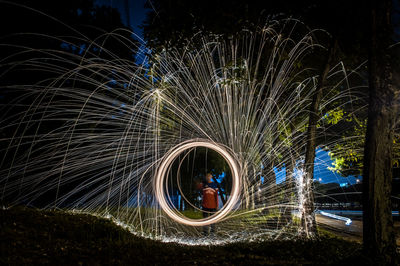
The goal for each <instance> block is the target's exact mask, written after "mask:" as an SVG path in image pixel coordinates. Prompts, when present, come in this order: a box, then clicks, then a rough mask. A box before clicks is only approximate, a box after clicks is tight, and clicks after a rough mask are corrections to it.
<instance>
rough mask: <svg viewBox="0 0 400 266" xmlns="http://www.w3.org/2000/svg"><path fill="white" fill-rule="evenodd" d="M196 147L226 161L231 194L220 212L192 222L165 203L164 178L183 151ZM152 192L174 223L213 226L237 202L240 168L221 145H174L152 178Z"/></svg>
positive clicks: (201, 143) (209, 143)
mask: <svg viewBox="0 0 400 266" xmlns="http://www.w3.org/2000/svg"><path fill="white" fill-rule="evenodd" d="M196 147H205V148H209V149H212V150H214V151H216V152H218V153H219V154H220V155H221V156H222V157H223V158H224V159H225V160H226V161H227V163H228V165H229V167H230V169H231V173H232V192H231V196H230V198H229V199H228V201H227V203H226V205H225V206H224V207H223V208H222V209H221V210H219V211H218V212H216V213H215V214H214V215H212V216H210V217H209V218H205V219H196V220H194V219H190V218H186V217H185V218H184V217H182V216H180V215H178V214H177V213H176V212H174V211H173V209H172V208H171V207H170V205H169V204H168V202H167V197H166V195H165V192H164V180H165V176H166V175H167V174H168V171H169V169H170V166H171V164H172V163H173V162H174V161H175V159H176V158H177V157H178V156H179V155H180V154H181V153H182V152H184V151H185V150H188V149H191V148H196ZM154 190H155V195H156V198H157V201H158V203H159V204H160V207H161V208H162V209H163V210H164V212H165V213H166V214H167V215H168V216H169V217H170V218H172V219H174V220H175V221H177V222H179V223H182V224H185V225H190V226H204V225H209V224H213V223H216V222H218V221H221V220H223V218H224V217H225V216H226V215H227V214H228V213H229V212H230V211H231V210H232V209H233V208H234V207H235V205H236V203H237V202H238V200H239V197H240V166H239V164H238V162H237V160H235V159H234V157H233V156H232V155H231V154H230V153H229V152H228V151H227V150H226V149H225V148H224V147H223V146H222V145H218V144H216V143H213V142H210V141H207V140H189V141H186V142H184V143H181V144H178V145H176V146H175V147H173V148H172V149H171V150H170V151H169V152H168V153H167V154H166V156H165V158H164V159H163V161H162V162H161V165H160V166H159V169H158V171H157V173H156V176H155V178H154Z"/></svg>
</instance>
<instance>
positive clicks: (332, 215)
mask: <svg viewBox="0 0 400 266" xmlns="http://www.w3.org/2000/svg"><path fill="white" fill-rule="evenodd" d="M319 213H320V214H321V215H323V216H326V217H329V218H333V219H336V220H340V221H344V222H345V225H351V223H352V220H351V219H350V218H347V217H343V216H339V215H336V214H332V213H329V212H324V211H319Z"/></svg>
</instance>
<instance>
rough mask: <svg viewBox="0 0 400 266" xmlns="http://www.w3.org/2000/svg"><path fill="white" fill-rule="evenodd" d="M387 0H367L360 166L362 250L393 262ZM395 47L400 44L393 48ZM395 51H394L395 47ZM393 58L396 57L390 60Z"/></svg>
mask: <svg viewBox="0 0 400 266" xmlns="http://www.w3.org/2000/svg"><path fill="white" fill-rule="evenodd" d="M390 11H391V0H371V36H370V38H371V39H370V41H371V42H370V51H369V66H368V67H369V93H370V96H369V97H370V99H369V109H368V125H367V133H366V140H365V150H364V169H363V214H364V215H363V223H364V226H363V231H364V232H363V235H364V238H363V244H364V251H365V252H366V254H367V255H369V256H374V258H378V259H380V260H383V261H384V262H385V263H388V264H394V263H395V261H394V259H395V257H396V243H395V235H394V230H393V219H392V209H391V201H390V195H391V189H392V149H393V135H394V129H395V123H396V119H397V116H398V108H399V107H398V103H396V101H398V97H399V87H398V86H399V84H398V83H397V82H398V81H395V79H398V78H399V75H400V73H399V72H400V71H399V69H398V67H399V66H398V64H399V62H398V60H399V56H400V55H399V54H397V55H396V54H395V49H396V48H395V47H394V48H393V47H392V48H390V45H391V44H392V43H393V41H392V39H391V37H392V34H393V28H392V26H391V18H390ZM397 49H398V48H397ZM397 52H398V51H397ZM394 61H397V62H394Z"/></svg>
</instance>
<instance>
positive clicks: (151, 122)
mask: <svg viewBox="0 0 400 266" xmlns="http://www.w3.org/2000/svg"><path fill="white" fill-rule="evenodd" d="M298 26H299V22H298V21H290V20H285V21H282V22H276V23H275V22H274V23H273V24H271V25H266V26H265V27H263V28H262V29H260V30H257V31H255V32H250V31H244V32H242V33H241V34H239V35H238V36H236V37H235V38H233V39H230V40H223V39H221V38H219V37H218V36H212V37H209V38H207V37H204V36H201V35H198V36H197V37H199V38H198V39H193V40H191V41H190V42H189V43H188V45H187V47H184V48H183V49H168V50H165V51H160V53H158V54H153V55H152V56H153V58H152V60H149V62H152V64H151V65H150V66H149V68H146V67H145V66H140V65H135V64H134V63H132V61H130V60H126V59H122V58H119V57H118V56H116V55H115V54H114V53H113V51H109V50H107V49H105V48H104V47H103V45H104V42H107V41H108V40H109V39H112V40H113V41H120V42H121V44H123V45H125V46H127V47H129V46H134V45H136V44H135V43H127V40H126V39H124V38H123V36H121V38H120V39H118V32H113V33H110V34H104V35H101V37H99V38H98V39H96V40H95V41H93V40H87V39H82V40H79V42H87V43H90V44H91V45H90V47H91V48H88V51H85V53H83V54H82V55H80V54H74V53H73V52H71V53H69V52H66V51H60V50H51V49H42V50H41V49H38V48H37V47H35V48H32V49H30V48H26V45H23V46H21V47H13V51H14V49H16V50H17V51H18V52H20V53H16V56H15V57H14V56H13V55H10V57H8V58H7V59H4V60H6V61H3V60H2V61H1V64H2V65H1V66H10V71H14V70H16V69H17V70H18V68H19V67H22V69H23V70H24V71H26V70H27V69H32V70H34V71H44V72H45V74H49V78H48V79H46V80H43V81H40V82H37V83H34V84H26V85H23V86H22V85H10V86H9V87H7V89H9V90H10V91H11V95H15V94H18V96H20V98H18V100H16V101H17V102H16V104H15V109H13V108H9V107H10V106H9V105H7V106H3V108H4V110H5V111H4V112H2V115H3V116H2V117H1V119H0V128H2V130H3V131H2V132H6V133H7V135H5V137H2V139H1V141H2V143H4V144H5V145H3V146H2V147H4V148H2V150H1V151H2V153H1V154H2V155H1V156H2V157H0V159H1V168H0V196H1V202H5V203H7V204H8V205H14V204H27V205H31V204H32V205H35V204H37V205H40V204H41V206H44V207H45V208H63V209H68V210H80V211H83V212H88V213H92V214H96V215H99V216H102V217H113V218H115V219H116V220H117V221H119V223H121V224H125V225H129V228H130V230H131V231H134V232H136V233H137V234H138V235H142V236H148V237H152V238H156V239H164V240H166V239H170V240H171V239H173V240H171V241H175V242H179V241H178V239H180V240H182V239H185V241H187V242H196V241H203V240H204V238H201V235H202V230H201V228H200V227H201V226H204V225H209V224H212V223H216V227H217V228H218V235H217V236H216V240H215V241H217V242H218V241H220V242H218V243H222V242H224V241H225V242H231V241H237V240H238V239H255V238H258V237H261V236H265V237H267V238H273V239H275V238H291V237H296V236H298V235H299V232H300V231H301V230H303V231H304V230H310V231H311V229H310V224H307V225H300V224H298V223H296V220H295V219H292V214H293V213H301V212H302V211H303V210H304V204H303V202H304V197H306V196H307V194H308V192H309V191H310V189H312V188H311V186H312V184H311V183H310V182H307V180H304V172H303V171H302V169H304V165H303V156H304V150H305V143H306V142H307V137H306V130H305V129H306V128H307V125H308V117H309V111H308V110H309V105H310V103H311V102H312V97H313V92H314V91H315V89H316V86H317V84H316V80H317V79H318V78H317V77H318V75H319V71H318V69H316V68H314V67H313V66H310V67H309V68H304V69H303V68H302V67H299V66H300V65H303V63H304V64H306V62H309V61H312V60H309V59H313V58H309V57H312V56H318V57H319V56H320V53H319V51H323V50H324V49H325V48H324V47H323V45H322V44H320V43H318V41H317V40H316V39H315V38H314V37H315V36H317V35H318V36H319V35H324V34H326V33H325V32H323V31H321V32H320V31H312V32H309V31H308V30H307V31H304V29H302V30H301V31H299V32H302V34H297V33H296V34H294V36H290V35H289V33H288V30H287V29H289V28H290V29H291V30H290V32H296V27H298ZM304 32H305V33H304ZM303 33H304V35H303ZM110 36H111V37H112V38H109V37H110ZM31 37H32V38H33V36H31ZM39 37H40V38H44V36H43V35H40V36H39ZM48 37H49V39H52V40H53V39H54V38H53V36H48ZM321 39H325V38H321ZM1 40H3V39H1ZM57 40H59V39H57ZM53 41H55V40H53ZM59 41H60V42H67V41H65V40H61V39H60V40H59ZM69 41H71V40H69ZM1 45H2V44H1ZM5 45H6V44H5ZM88 47H89V46H88ZM92 48H96V51H101V53H100V52H95V51H94V49H92ZM134 48H135V47H134ZM18 49H20V50H18ZM90 49H92V50H90ZM132 50H134V49H132ZM20 54H23V55H24V56H29V55H30V54H31V56H32V58H29V59H28V60H26V61H20V60H21V59H20ZM42 54H44V55H45V56H38V55H42ZM7 60H9V61H10V62H9V61H7ZM12 60H15V61H12ZM318 60H319V58H318ZM65 62H68V64H66V63H65ZM34 73H35V72H34ZM41 73H42V72H41ZM44 76H46V75H44ZM354 76H355V77H354ZM354 76H351V75H350V74H348V73H346V71H345V68H344V67H343V66H342V65H340V64H338V66H334V67H333V69H332V70H331V71H330V74H329V77H328V83H327V85H326V86H325V87H326V88H324V91H325V95H324V97H323V99H322V101H321V106H320V110H321V114H320V115H321V117H320V121H319V130H318V136H316V137H317V138H318V139H321V140H322V139H324V140H325V139H327V140H329V141H326V142H325V143H324V145H325V147H326V148H327V149H329V147H330V146H334V145H346V142H345V140H344V139H343V138H342V136H341V135H340V134H339V133H340V132H339V131H340V130H338V128H337V127H338V126H337V125H331V124H329V123H328V122H326V121H325V120H326V116H324V114H327V113H329V111H331V110H336V109H335V108H338V107H339V108H340V107H341V106H344V105H347V104H349V103H350V104H351V105H353V104H354V105H356V103H357V104H358V105H357V106H358V107H357V108H358V109H356V110H355V112H356V111H360V110H362V108H363V106H364V104H363V103H364V102H363V101H364V99H367V97H364V96H365V95H363V94H361V93H359V94H357V92H358V91H359V90H357V91H356V93H355V92H354V91H352V88H351V87H349V86H347V85H348V80H349V77H351V78H352V81H354V80H355V79H356V78H357V77H358V76H357V73H355V75H354ZM0 77H2V76H1V75H0ZM111 81H112V82H111ZM360 84H365V82H364V81H362V82H360ZM357 85H358V84H357ZM338 88H340V89H338ZM8 108H9V109H8ZM2 110H3V109H2ZM350 115H351V114H349V116H350ZM342 119H346V117H345V116H343V118H342ZM331 126H332V127H333V126H335V129H334V131H333V132H334V133H332V131H331V130H330V127H331ZM10 132H11V133H10ZM338 132H339V133H338ZM336 134H337V135H336ZM354 138H357V136H355V137H354ZM196 147H205V148H208V149H212V150H214V151H216V152H217V153H218V154H220V155H221V156H222V157H223V158H224V159H225V160H226V162H227V163H228V165H229V168H230V170H231V173H232V190H231V194H230V195H229V197H228V201H227V204H226V205H225V206H223V208H221V209H220V210H219V211H218V212H217V213H216V214H214V215H213V216H210V217H209V218H207V219H198V220H194V219H189V218H186V217H184V214H182V213H180V212H179V211H177V209H176V208H175V209H174V206H171V202H172V200H171V196H170V195H169V194H168V193H169V191H168V189H169V187H168V182H167V180H168V172H169V171H170V168H171V164H172V163H173V162H174V160H177V158H178V157H179V154H181V153H182V152H185V151H188V150H190V149H192V148H196ZM290 164H291V165H292V168H291V170H292V171H289V169H286V168H287V166H288V165H290ZM275 169H286V174H285V175H286V176H285V179H286V180H285V181H283V182H282V183H279V182H277V178H276V175H275ZM203 174H204V173H203ZM192 178H193V177H192ZM174 192H179V191H178V190H176V191H174ZM225 242H224V243H225Z"/></svg>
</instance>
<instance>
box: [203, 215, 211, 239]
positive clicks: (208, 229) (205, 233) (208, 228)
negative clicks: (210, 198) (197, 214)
mask: <svg viewBox="0 0 400 266" xmlns="http://www.w3.org/2000/svg"><path fill="white" fill-rule="evenodd" d="M209 216H210V210H209V209H207V208H203V218H204V219H205V218H208V217H209ZM209 234H210V226H209V225H205V226H203V235H204V236H208V235H209Z"/></svg>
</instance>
